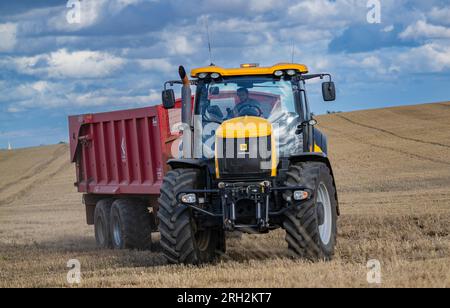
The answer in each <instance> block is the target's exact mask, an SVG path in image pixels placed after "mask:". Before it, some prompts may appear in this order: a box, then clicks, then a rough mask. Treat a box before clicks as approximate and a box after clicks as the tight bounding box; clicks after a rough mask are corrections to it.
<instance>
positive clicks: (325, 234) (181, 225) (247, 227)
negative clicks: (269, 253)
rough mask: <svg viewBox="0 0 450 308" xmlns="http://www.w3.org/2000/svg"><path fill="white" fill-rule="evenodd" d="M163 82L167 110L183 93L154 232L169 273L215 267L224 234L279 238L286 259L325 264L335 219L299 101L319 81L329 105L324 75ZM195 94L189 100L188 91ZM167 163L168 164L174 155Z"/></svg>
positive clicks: (244, 73) (311, 122) (286, 67)
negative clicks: (173, 267)
mask: <svg viewBox="0 0 450 308" xmlns="http://www.w3.org/2000/svg"><path fill="white" fill-rule="evenodd" d="M179 75H180V78H181V80H174V81H168V82H166V84H165V86H164V91H163V93H162V98H163V104H164V107H165V108H166V109H172V108H174V107H175V93H174V90H173V88H172V87H173V86H174V85H176V84H179V85H181V86H182V90H181V96H182V111H181V112H182V125H181V126H182V127H181V130H182V139H183V140H182V142H181V145H180V152H179V154H178V157H177V158H175V159H172V160H170V161H168V164H169V166H170V167H171V171H170V172H169V173H168V174H167V175H166V177H165V179H164V182H163V185H162V189H161V196H160V198H159V210H158V217H159V222H160V225H159V229H160V232H161V246H162V248H163V253H164V256H165V257H166V259H167V260H168V261H169V262H170V263H174V264H202V263H208V262H212V261H214V260H215V259H216V258H217V257H218V256H220V255H221V254H223V253H225V251H226V238H227V237H226V234H227V232H235V231H239V232H243V233H251V234H264V233H268V232H270V231H272V230H275V229H279V228H282V229H284V230H285V231H286V241H287V244H288V247H289V250H290V251H291V252H292V255H293V256H296V257H300V258H307V259H310V260H330V259H331V258H332V257H333V255H334V250H335V245H336V233H337V217H338V216H339V206H338V198H337V193H336V185H335V181H334V176H333V171H332V168H331V164H330V161H329V159H328V157H327V153H328V148H327V138H326V136H325V135H324V134H323V133H321V132H320V131H319V130H318V129H317V128H316V127H315V125H316V124H317V121H316V120H315V119H313V117H312V113H311V110H310V107H309V102H308V97H307V93H306V82H307V81H308V80H310V79H314V78H320V79H324V78H326V80H327V81H326V82H323V84H322V92H323V98H324V100H325V101H334V100H335V99H336V90H335V85H334V83H333V82H332V80H331V75H329V74H308V68H307V67H306V66H305V65H301V64H285V63H282V64H277V65H274V66H272V67H259V65H257V64H244V65H241V67H240V68H232V69H226V68H222V67H218V66H214V65H211V66H208V67H204V68H198V69H194V70H192V72H191V77H192V79H190V78H189V77H188V75H187V73H186V71H185V69H184V68H183V67H182V66H180V69H179ZM192 87H195V92H196V93H195V96H194V99H192V90H191V88H192ZM174 155H175V154H174Z"/></svg>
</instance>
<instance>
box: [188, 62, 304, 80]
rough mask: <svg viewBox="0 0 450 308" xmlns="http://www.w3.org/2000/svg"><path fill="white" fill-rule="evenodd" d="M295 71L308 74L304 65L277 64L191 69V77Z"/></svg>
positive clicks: (270, 73) (271, 73) (253, 74)
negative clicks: (214, 74)
mask: <svg viewBox="0 0 450 308" xmlns="http://www.w3.org/2000/svg"><path fill="white" fill-rule="evenodd" d="M286 70H295V71H298V72H300V73H302V74H306V73H308V67H307V66H306V65H304V64H294V63H279V64H276V65H274V66H271V67H245V68H223V67H219V66H207V67H202V68H197V69H193V70H192V72H191V76H192V77H193V78H197V77H198V75H199V74H201V73H209V74H211V73H218V74H220V75H221V76H226V77H229V76H255V75H273V74H274V73H275V72H276V71H286Z"/></svg>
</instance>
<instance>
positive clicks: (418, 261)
mask: <svg viewBox="0 0 450 308" xmlns="http://www.w3.org/2000/svg"><path fill="white" fill-rule="evenodd" d="M318 120H319V127H320V128H321V129H322V130H323V131H324V132H326V133H327V135H328V137H329V142H330V146H329V149H330V152H331V153H330V156H331V158H332V163H333V165H334V172H335V176H336V181H337V186H338V187H337V188H338V193H339V197H340V206H341V212H342V215H341V217H340V219H339V235H338V245H337V251H336V257H335V259H334V260H333V261H332V262H329V263H310V262H307V261H300V260H292V259H290V258H289V254H288V252H287V245H286V244H285V241H284V232H282V231H278V232H275V233H272V234H269V235H265V236H253V235H245V236H244V237H243V239H242V240H240V241H238V240H231V242H230V243H229V251H228V252H227V254H226V255H225V256H223V257H222V259H221V260H220V261H219V262H218V263H217V264H215V265H208V266H203V267H186V266H169V265H167V264H166V263H165V261H164V259H163V257H162V256H161V254H160V251H159V249H160V248H159V246H158V244H157V241H158V238H157V237H158V236H157V234H155V241H156V245H155V247H154V250H153V251H145V252H138V251H111V250H98V249H96V247H95V240H94V231H93V228H92V227H89V226H87V225H86V224H85V213H84V208H83V206H82V204H81V195H80V194H78V193H77V192H76V189H75V188H74V186H73V182H74V180H75V179H74V174H75V173H74V167H73V166H72V165H71V164H70V163H69V154H68V147H67V146H66V145H56V146H50V147H41V148H31V149H23V150H17V151H10V152H7V151H0V287H68V286H69V284H68V283H67V280H66V275H67V271H68V268H67V267H66V265H67V261H68V260H70V259H78V260H79V261H80V262H81V271H82V283H81V285H80V286H81V287H238V288H239V287H369V286H375V285H369V284H368V282H367V272H368V269H367V267H366V264H367V261H368V260H371V259H377V260H379V261H380V262H381V265H382V267H381V270H382V284H381V285H380V286H381V287H450V103H439V104H429V105H420V106H408V107H397V108H389V109H380V110H371V111H360V112H353V113H342V114H333V115H327V116H321V117H319V118H318Z"/></svg>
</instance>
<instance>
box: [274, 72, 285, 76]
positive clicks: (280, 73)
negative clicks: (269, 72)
mask: <svg viewBox="0 0 450 308" xmlns="http://www.w3.org/2000/svg"><path fill="white" fill-rule="evenodd" d="M274 75H275V76H276V77H281V76H283V75H284V72H283V71H276V72H275V73H274Z"/></svg>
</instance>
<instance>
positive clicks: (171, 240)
mask: <svg viewBox="0 0 450 308" xmlns="http://www.w3.org/2000/svg"><path fill="white" fill-rule="evenodd" d="M199 175H200V172H199V171H198V170H194V169H177V170H174V171H170V172H169V173H168V174H167V175H166V177H165V178H164V182H163V185H162V187H161V196H160V198H159V211H158V218H159V221H160V225H159V230H160V232H161V246H162V250H163V254H164V256H165V258H166V259H167V261H168V262H169V263H172V264H194V265H198V264H202V263H210V262H212V261H214V259H215V258H216V256H217V254H218V253H219V250H220V247H225V234H224V232H223V231H222V232H221V230H218V229H213V228H203V229H200V228H199V227H198V225H197V222H196V221H195V219H194V216H193V213H192V210H191V209H189V208H188V207H186V206H184V205H182V204H180V203H179V202H178V200H177V195H178V194H179V193H180V192H182V191H186V190H192V189H196V188H199V187H198V186H199V185H198V180H199ZM222 250H224V248H223V249H222Z"/></svg>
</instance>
